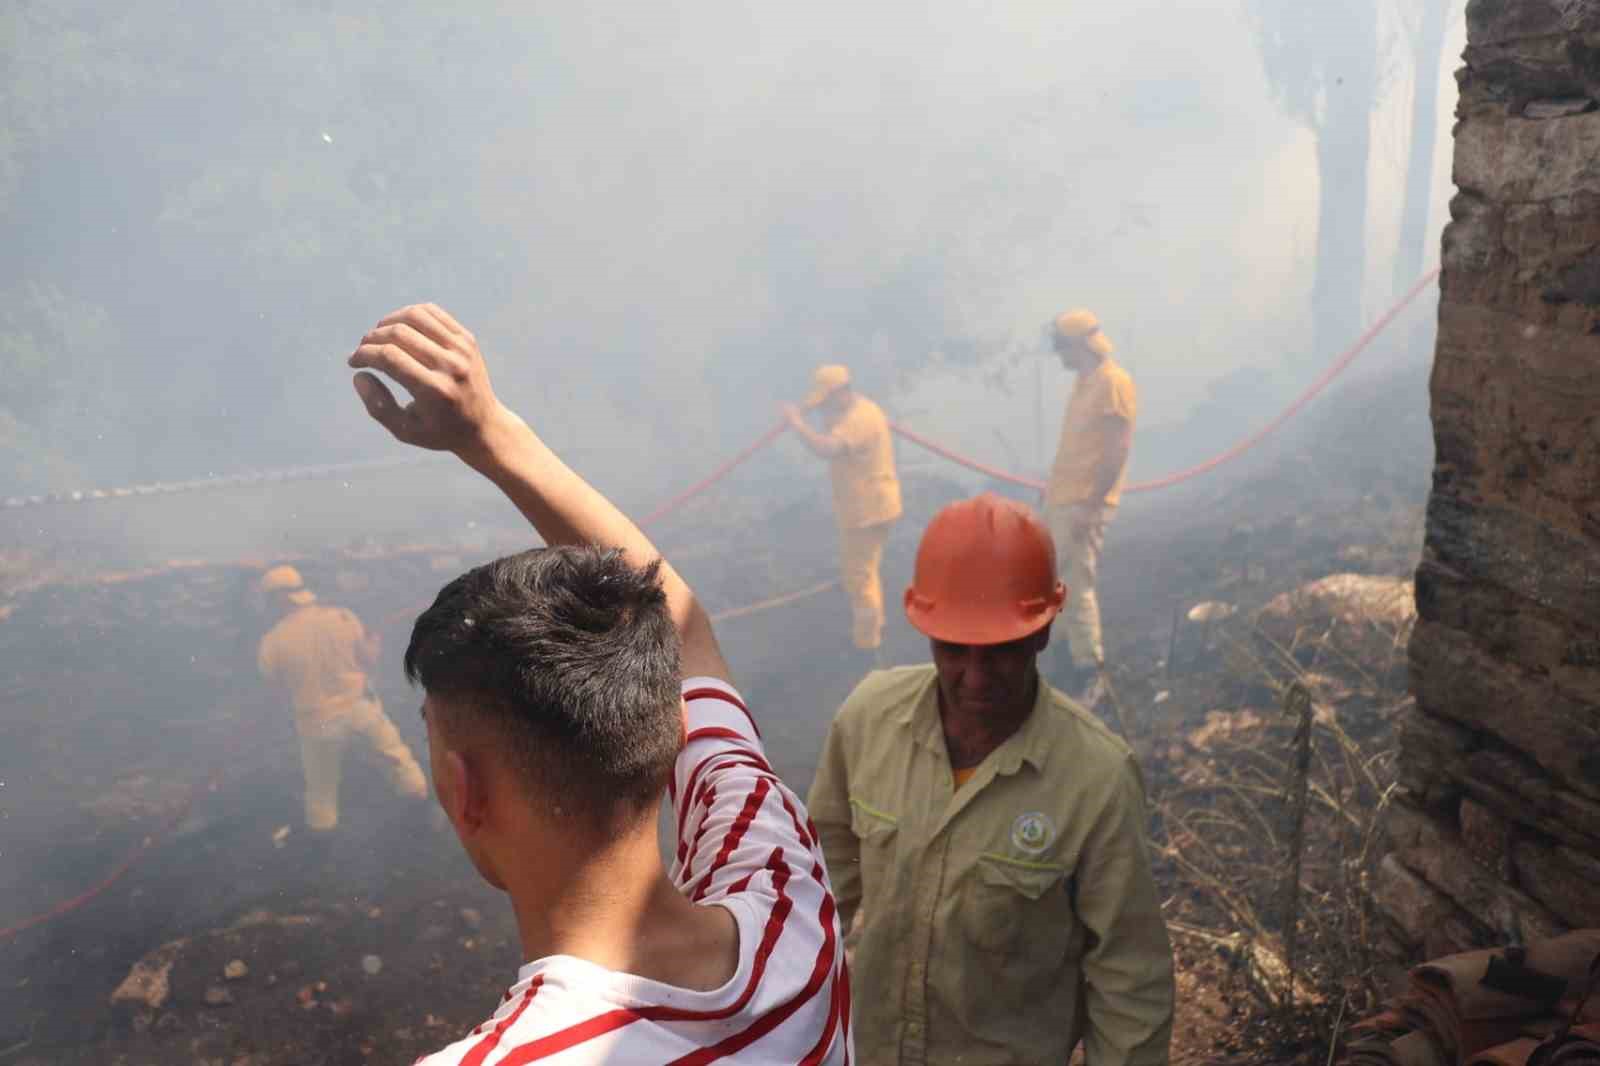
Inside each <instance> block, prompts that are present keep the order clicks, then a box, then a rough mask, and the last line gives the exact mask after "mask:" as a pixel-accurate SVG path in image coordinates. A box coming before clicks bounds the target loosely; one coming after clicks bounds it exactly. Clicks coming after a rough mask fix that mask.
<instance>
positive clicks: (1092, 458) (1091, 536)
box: [1044, 356, 1139, 667]
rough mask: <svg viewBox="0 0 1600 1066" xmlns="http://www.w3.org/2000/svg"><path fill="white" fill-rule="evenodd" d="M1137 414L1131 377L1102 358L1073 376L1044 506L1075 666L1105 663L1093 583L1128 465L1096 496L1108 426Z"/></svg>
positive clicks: (1108, 441)
mask: <svg viewBox="0 0 1600 1066" xmlns="http://www.w3.org/2000/svg"><path fill="white" fill-rule="evenodd" d="M1138 415H1139V397H1138V393H1137V391H1136V390H1135V389H1134V387H1133V379H1132V378H1130V377H1129V376H1128V372H1127V371H1126V370H1124V369H1122V367H1121V366H1120V365H1118V364H1117V362H1116V361H1115V360H1113V359H1112V358H1111V357H1109V356H1107V357H1106V358H1105V359H1103V360H1102V361H1101V363H1100V365H1099V366H1098V367H1096V368H1095V369H1094V370H1091V371H1089V372H1088V373H1085V374H1079V375H1078V380H1077V381H1076V382H1074V383H1073V386H1072V395H1071V396H1070V397H1069V398H1068V399H1067V411H1066V415H1065V416H1064V417H1063V419H1062V421H1061V442H1060V444H1059V445H1058V446H1057V448H1056V458H1055V463H1054V464H1053V465H1052V466H1051V468H1050V480H1049V482H1048V483H1047V485H1046V487H1045V497H1044V504H1045V520H1046V521H1047V522H1048V523H1049V525H1050V535H1051V537H1052V538H1053V539H1054V540H1055V544H1056V566H1057V568H1058V570H1059V571H1060V577H1061V580H1062V581H1064V582H1065V583H1066V586H1067V603H1066V606H1065V607H1063V608H1062V611H1061V620H1062V628H1063V629H1064V630H1065V631H1066V637H1067V645H1068V647H1069V648H1071V649H1072V662H1073V664H1074V665H1075V666H1080V667H1083V666H1098V665H1099V664H1101V663H1103V662H1105V658H1106V653H1105V643H1104V641H1103V639H1102V638H1101V635H1100V600H1099V597H1098V595H1097V593H1096V592H1095V581H1096V580H1097V579H1098V577H1099V574H1100V551H1101V548H1102V547H1104V545H1105V539H1106V525H1107V524H1108V523H1109V522H1110V521H1111V519H1112V517H1113V516H1114V515H1115V514H1116V513H1117V505H1118V504H1119V503H1120V502H1122V482H1123V479H1124V477H1125V475H1126V473H1127V467H1126V464H1124V466H1123V471H1122V473H1119V474H1118V475H1117V480H1116V483H1115V484H1113V485H1112V486H1111V490H1110V491H1109V492H1106V493H1104V494H1097V493H1096V488H1097V486H1096V484H1095V481H1096V478H1097V476H1098V473H1099V469H1100V463H1101V461H1102V460H1103V459H1104V458H1105V455H1106V452H1107V451H1108V449H1110V448H1111V447H1112V445H1113V441H1112V439H1111V435H1110V434H1109V433H1108V429H1109V428H1110V425H1112V424H1114V422H1115V421H1117V420H1120V421H1125V422H1127V423H1128V425H1129V426H1130V427H1132V425H1133V424H1134V421H1135V420H1136V419H1137V418H1138Z"/></svg>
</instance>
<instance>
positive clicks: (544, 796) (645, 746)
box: [405, 547, 683, 888]
mask: <svg viewBox="0 0 1600 1066" xmlns="http://www.w3.org/2000/svg"><path fill="white" fill-rule="evenodd" d="M658 571H659V566H658V565H652V566H650V567H649V568H647V569H644V570H636V569H634V568H633V567H631V566H629V565H628V563H627V562H626V561H625V560H624V559H623V557H622V555H621V553H620V552H617V551H605V550H601V549H598V548H587V547H585V548H570V547H561V548H543V549H537V550H534V551H527V552H523V553H521V554H518V555H512V556H507V557H506V558H503V559H497V560H495V561H494V562H492V563H488V564H487V565H484V566H480V567H478V568H477V569H475V570H472V571H469V572H468V573H466V574H463V575H462V576H461V577H458V578H456V579H455V580H454V581H452V582H450V584H448V585H446V586H445V587H444V588H443V589H442V590H441V591H440V592H439V595H438V597H437V598H436V599H435V600H434V602H433V606H431V607H429V608H428V609H427V610H426V611H424V612H423V613H422V615H421V616H420V617H419V618H418V619H417V622H416V625H415V626H414V627H413V628H412V631H411V643H410V645H409V646H408V647H407V648H406V655H405V670H406V676H407V677H408V678H410V679H411V681H412V682H413V683H415V684H420V685H421V686H422V688H423V690H424V692H425V693H426V697H425V699H424V701H423V716H424V718H425V719H426V720H427V726H428V749H429V750H428V758H429V763H430V765H431V768H432V771H433V778H434V789H435V792H436V794H437V795H438V797H439V802H440V804H441V805H442V806H443V807H444V809H445V812H446V813H447V814H448V815H449V816H450V821H451V823H452V825H453V826H454V827H455V830H456V833H457V835H458V836H459V837H460V838H461V842H462V845H463V846H464V847H465V848H466V850H467V853H468V855H469V856H470V857H471V858H472V861H473V864H474V865H475V866H477V868H478V871H479V872H480V873H481V874H483V876H484V877H485V878H486V879H487V880H488V881H489V882H490V883H491V884H494V885H496V886H497V887H501V888H504V887H506V886H505V867H506V864H507V862H508V861H510V860H511V859H513V858H514V857H516V856H517V855H522V856H524V857H525V856H526V855H527V853H528V850H529V848H530V847H532V848H536V849H538V850H539V851H540V852H543V853H547V854H548V855H549V857H550V859H551V861H552V862H553V861H555V856H556V854H557V852H559V851H561V850H562V849H576V850H577V851H578V852H579V853H584V852H588V851H591V850H594V849H595V848H597V847H598V846H600V845H602V844H604V843H605V842H608V841H611V840H615V839H616V838H618V837H620V836H623V835H626V834H628V833H631V832H635V831H648V832H650V833H651V834H652V839H653V832H654V830H653V824H654V822H653V820H654V817H655V814H656V811H657V810H658V808H659V804H660V800H661V794H662V792H663V790H664V789H665V788H666V785H667V781H668V779H669V777H670V775H671V773H672V767H673V763H674V761H675V760H676V758H677V755H678V751H679V749H680V747H681V746H682V742H683V713H682V703H681V700H680V698H679V680H680V679H679V668H678V637H677V632H676V630H675V629H674V627H673V624H672V619H671V617H670V616H669V615H668V613H667V607H666V598H665V596H664V594H663V593H662V590H661V583H660V580H659V574H658Z"/></svg>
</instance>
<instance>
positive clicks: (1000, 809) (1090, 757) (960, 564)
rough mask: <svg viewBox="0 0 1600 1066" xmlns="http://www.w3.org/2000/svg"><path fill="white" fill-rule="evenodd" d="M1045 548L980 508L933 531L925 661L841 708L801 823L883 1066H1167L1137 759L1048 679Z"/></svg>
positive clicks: (1036, 535)
mask: <svg viewBox="0 0 1600 1066" xmlns="http://www.w3.org/2000/svg"><path fill="white" fill-rule="evenodd" d="M1066 595H1067V590H1066V589H1065V588H1063V587H1062V585H1061V583H1060V581H1058V580H1057V578H1056V573H1055V555H1054V552H1053V550H1052V548H1051V542H1050V535H1049V533H1048V531H1047V530H1046V529H1045V527H1044V525H1043V523H1042V522H1040V521H1039V519H1038V518H1037V517H1036V516H1035V515H1034V513H1033V512H1032V511H1031V510H1030V509H1029V508H1027V507H1026V506H1024V505H1022V504H1020V503H1016V502H1015V501H1011V500H1006V499H1002V498H1001V497H999V496H995V495H992V494H985V495H982V496H978V497H976V498H974V499H971V500H964V501H962V502H959V503H954V504H951V505H950V506H948V507H946V508H945V509H944V510H942V511H940V512H939V514H938V515H936V516H935V517H934V519H933V521H932V522H931V523H929V525H928V528H927V531H926V532H925V533H924V534H923V537H922V542H921V544H920V545H919V547H918V549H917V561H916V574H915V578H914V580H913V584H912V586H911V587H910V588H909V589H907V590H906V596H905V610H906V617H907V618H908V620H909V621H910V622H911V624H912V625H913V626H915V627H916V628H917V629H919V630H921V631H922V632H923V633H925V634H927V636H928V638H929V642H930V645H931V650H932V653H933V662H932V663H931V664H928V665H923V666H907V667H899V668H897V669H893V670H881V671H875V672H873V673H870V674H868V675H867V677H866V678H865V679H864V680H863V681H862V682H861V683H860V684H859V685H858V686H857V687H856V690H855V691H854V692H852V693H851V694H850V697H849V698H848V699H847V700H846V701H845V703H844V705H843V706H842V707H841V708H840V709H839V713H838V714H837V715H836V716H835V718H834V720H833V724H832V725H831V726H830V728H829V730H828V736H827V739H826V740H825V741H824V743H823V748H822V758H821V762H820V765H819V766H818V767H817V776H816V779H815V782H814V783H813V784H812V786H811V795H810V797H809V798H808V800H807V801H806V802H807V806H808V807H809V809H810V811H811V817H812V820H813V822H814V823H815V824H816V827H817V832H818V836H819V837H820V839H821V843H822V850H823V854H824V856H825V858H826V860H827V867H828V876H829V879H830V881H831V882H832V884H833V890H834V896H835V898H836V900H837V902H838V907H839V920H840V924H841V926H842V927H843V928H846V929H849V928H851V926H852V923H853V919H854V917H855V916H856V914H857V913H858V912H859V913H860V914H861V915H862V918H863V920H862V922H861V927H860V932H859V941H858V942H857V943H856V944H855V946H854V962H853V969H854V972H853V973H852V975H851V977H852V980H851V985H852V986H853V988H854V990H855V999H854V1021H855V1031H856V1048H857V1050H858V1052H859V1054H860V1061H861V1062H862V1063H870V1064H872V1066H910V1064H916V1066H942V1064H948V1066H955V1064H957V1063H1000V1062H1007V1063H1012V1062H1017V1063H1020V1062H1029V1063H1065V1062H1067V1061H1068V1060H1069V1058H1070V1057H1071V1055H1072V1052H1073V1049H1074V1047H1075V1046H1077V1044H1078V1043H1079V1042H1080V1041H1081V1042H1082V1044H1083V1047H1084V1051H1085V1055H1086V1058H1087V1062H1088V1066H1164V1064H1165V1063H1166V1062H1167V1061H1168V1044H1169V1042H1170V1038H1171V1031H1172V1008H1173V994H1174V989H1173V969H1172V953H1171V948H1170V946H1169V944H1168V942H1167V928H1166V923H1165V921H1164V920H1163V918H1162V915H1161V901H1160V897H1159V895H1158V894H1157V892H1156V886H1155V880H1154V878H1153V877H1152V875H1151V871H1150V854H1149V850H1148V847H1147V844H1146V841H1145V829H1146V813H1145V798H1144V785H1143V781H1142V778H1141V775H1140V772H1139V767H1138V765H1137V764H1136V763H1135V761H1134V757H1133V754H1132V752H1130V751H1129V749H1128V747H1127V745H1125V744H1124V743H1123V742H1122V741H1121V740H1119V739H1117V738H1116V737H1115V736H1113V735H1112V734H1111V733H1110V732H1109V731H1107V730H1106V728H1105V727H1104V726H1102V725H1101V724H1100V722H1099V721H1098V720H1097V719H1096V718H1095V717H1094V716H1093V715H1091V714H1090V713H1089V712H1088V711H1086V710H1084V709H1083V708H1082V707H1080V706H1079V705H1078V704H1076V703H1074V702H1073V701H1072V700H1070V699H1069V698H1067V697H1066V696H1064V695H1063V694H1061V693H1060V692H1058V691H1056V690H1055V689H1054V688H1052V687H1051V686H1050V685H1049V684H1048V683H1047V682H1045V681H1044V680H1043V679H1042V678H1041V677H1040V676H1039V670H1038V666H1037V658H1038V655H1039V653H1040V652H1041V651H1043V650H1044V648H1045V646H1046V645H1047V644H1048V643H1049V641H1050V625H1051V623H1052V621H1054V619H1055V616H1056V614H1057V612H1058V611H1059V610H1060V609H1061V605H1062V603H1063V601H1064V600H1065V599H1066Z"/></svg>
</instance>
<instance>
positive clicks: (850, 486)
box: [828, 395, 901, 651]
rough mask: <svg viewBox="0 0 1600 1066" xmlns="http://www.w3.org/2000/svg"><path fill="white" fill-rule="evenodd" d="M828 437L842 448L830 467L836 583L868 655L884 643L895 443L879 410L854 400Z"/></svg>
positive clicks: (895, 497)
mask: <svg viewBox="0 0 1600 1066" xmlns="http://www.w3.org/2000/svg"><path fill="white" fill-rule="evenodd" d="M828 436H830V437H832V438H834V439H835V440H837V441H840V442H842V443H843V444H844V450H843V451H842V452H840V453H839V454H838V455H837V456H835V457H834V458H833V459H832V460H830V461H829V463H828V473H829V476H830V477H831V479H832V481H833V515H834V520H835V521H836V522H838V525H839V582H840V584H841V585H843V586H844V591H845V595H847V596H848V597H849V598H850V609H851V638H852V640H853V641H854V642H855V646H856V647H858V648H861V649H863V650H868V651H870V650H871V649H873V648H876V647H877V646H878V645H879V644H880V643H881V642H882V640H883V580H882V578H881V577H880V571H881V569H882V566H883V547H884V544H885V543H887V541H888V539H889V531H890V529H892V528H893V526H894V523H895V520H896V519H898V518H899V517H900V513H901V505H900V478H899V476H898V475H897V474H896V473H895V468H894V439H893V438H892V437H891V436H890V435H889V419H888V417H887V416H885V415H884V413H883V408H881V407H879V406H878V405H877V404H875V403H873V402H872V401H871V400H869V399H867V398H866V397H865V396H860V395H858V396H856V397H855V402H854V403H852V404H851V405H850V409H849V410H848V411H846V412H845V413H844V414H843V415H841V416H840V417H839V419H838V420H837V421H836V422H834V423H833V424H832V425H830V426H829V427H828Z"/></svg>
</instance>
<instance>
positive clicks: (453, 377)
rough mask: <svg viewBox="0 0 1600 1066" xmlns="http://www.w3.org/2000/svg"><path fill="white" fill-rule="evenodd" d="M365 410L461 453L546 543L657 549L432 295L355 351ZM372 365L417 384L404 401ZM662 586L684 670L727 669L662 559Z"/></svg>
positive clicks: (401, 435)
mask: <svg viewBox="0 0 1600 1066" xmlns="http://www.w3.org/2000/svg"><path fill="white" fill-rule="evenodd" d="M349 363H350V365H351V366H352V367H356V368H358V369H360V370H362V373H358V374H357V375H356V376H355V389H356V392H357V393H358V394H359V395H360V397H361V401H362V403H364V404H365V405H366V408H367V413H368V414H370V415H371V416H372V417H373V419H375V420H376V421H377V422H378V423H380V424H381V425H382V426H383V427H384V428H385V429H387V430H388V431H389V432H390V433H392V434H394V436H395V438H396V439H397V440H399V441H402V442H403V443H406V444H410V445H413V446H415V447H418V448H427V449H431V450H433V451H448V452H452V453H454V454H455V455H456V456H457V457H458V458H460V459H461V461H462V462H464V463H466V464H467V465H468V466H470V467H471V468H472V469H474V470H476V471H478V473H480V474H482V475H483V476H484V477H486V478H488V479H489V480H490V481H492V482H494V484H495V485H496V486H498V487H499V489H500V491H501V492H503V493H505V494H506V497H507V498H508V499H509V500H510V501H511V502H512V503H513V504H515V505H516V507H517V510H519V511H521V512H522V513H523V515H524V516H525V517H526V518H527V519H528V521H529V522H531V523H532V524H533V527H534V529H536V530H537V531H538V533H539V535H540V536H541V537H543V538H544V541H545V543H546V544H552V545H554V544H596V545H600V546H603V547H609V548H619V549H621V550H622V552H623V553H624V555H625V556H626V557H627V559H628V561H629V562H630V563H632V564H633V565H634V566H645V565H648V564H649V563H650V562H652V561H654V560H655V559H658V558H660V553H659V552H657V551H656V548H655V545H653V544H651V543H650V540H649V538H648V537H646V536H645V535H644V533H643V532H642V531H641V530H640V529H639V527H638V526H636V525H634V524H633V522H632V521H631V520H629V518H628V516H627V515H625V514H623V513H622V512H621V511H620V510H618V509H617V507H616V506H615V505H614V504H612V503H611V501H610V500H608V499H606V498H605V497H604V496H602V495H601V494H600V493H599V492H598V491H597V490H595V489H594V488H593V487H592V486H590V485H589V483H588V482H586V481H584V480H583V478H581V477H579V476H578V475H577V474H576V473H574V472H573V471H572V470H571V469H570V468H568V466H567V465H566V464H565V463H563V462H562V461H561V460H560V459H559V458H558V457H557V456H556V454H555V453H554V452H552V451H551V450H550V449H549V448H548V447H546V446H545V443H544V442H543V441H542V440H540V439H539V437H538V435H537V434H536V433H534V431H533V429H532V427H530V426H529V425H528V424H527V423H526V422H524V421H523V420H522V419H521V418H519V417H517V415H516V414H515V413H513V412H512V411H511V410H510V409H509V408H507V407H506V406H505V405H504V404H502V403H501V402H500V401H499V399H498V398H497V397H496V396H495V394H494V389H493V388H492V387H491V386H490V383H489V371H488V368H487V367H486V366H485V365H484V360H483V355H482V353H481V352H479V350H478V342H477V339H476V338H475V337H473V335H472V334H471V333H470V332H469V331H468V330H467V329H466V328H465V327H464V326H462V325H461V323H459V322H457V321H456V320H455V319H454V318H452V317H451V316H450V314H449V312H447V311H445V310H444V308H442V307H439V306H437V305H435V304H414V305H412V306H410V307H403V308H401V309H400V310H398V311H395V312H394V313H393V314H390V315H389V316H387V317H386V318H384V319H383V320H382V321H381V322H379V323H378V324H377V325H376V326H374V327H373V328H372V329H371V330H370V331H368V333H367V334H366V336H364V337H362V338H361V344H360V346H359V347H357V348H356V350H355V352H354V353H353V354H352V355H351V356H350V359H349ZM372 371H378V372H381V373H383V374H385V375H387V376H388V377H390V378H392V379H393V380H394V381H396V382H398V383H399V384H400V385H401V386H402V387H404V388H405V390H406V391H407V392H409V393H410V394H411V402H409V403H407V404H404V405H402V404H400V403H399V402H398V401H397V400H396V399H395V397H394V393H392V392H391V391H390V390H389V387H388V386H387V385H386V384H384V382H383V381H382V380H381V379H380V378H379V377H378V376H377V374H375V373H372ZM661 580H662V586H663V588H664V590H665V592H666V596H667V606H668V610H669V611H670V612H671V614H672V619H673V622H674V623H675V624H676V625H677V627H678V635H679V639H680V642H681V644H682V653H681V654H682V663H683V666H682V669H683V672H684V676H685V677H700V676H703V677H715V678H721V679H726V678H727V677H728V664H727V662H726V661H725V660H724V659H723V657H722V651H721V649H720V648H718V646H717V638H716V634H715V633H714V632H713V631H712V628H711V620H710V618H709V617H708V616H707V615H706V612H705V609H704V608H703V607H702V606H701V605H700V602H699V600H697V599H696V598H695V595H694V592H693V590H691V589H690V588H689V586H688V584H687V583H686V582H685V581H684V580H683V578H682V577H681V576H679V574H678V572H677V571H676V570H674V569H673V568H672V566H671V564H669V563H667V562H666V561H665V560H663V561H662V566H661Z"/></svg>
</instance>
